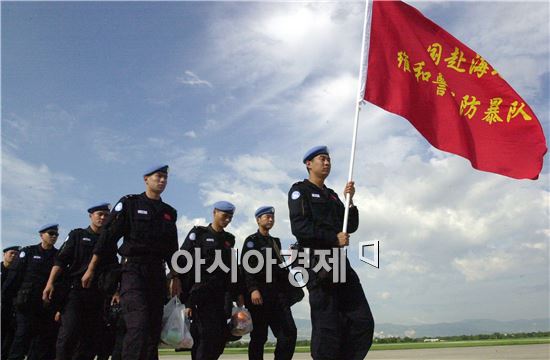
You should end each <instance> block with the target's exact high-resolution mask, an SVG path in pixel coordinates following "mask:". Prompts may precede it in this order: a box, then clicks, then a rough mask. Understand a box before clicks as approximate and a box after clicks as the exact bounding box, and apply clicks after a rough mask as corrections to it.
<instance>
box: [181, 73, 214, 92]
mask: <svg viewBox="0 0 550 360" xmlns="http://www.w3.org/2000/svg"><path fill="white" fill-rule="evenodd" d="M178 82H179V83H181V84H184V85H191V86H207V87H209V88H211V87H212V84H211V83H210V82H209V81H206V80H203V79H200V78H199V77H198V76H197V75H196V74H195V73H194V72H192V71H189V70H185V75H184V76H180V77H178Z"/></svg>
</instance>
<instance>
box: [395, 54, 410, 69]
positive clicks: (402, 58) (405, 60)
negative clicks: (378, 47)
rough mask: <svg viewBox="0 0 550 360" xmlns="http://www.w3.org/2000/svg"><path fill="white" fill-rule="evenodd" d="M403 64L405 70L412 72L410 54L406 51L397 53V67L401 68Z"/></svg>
mask: <svg viewBox="0 0 550 360" xmlns="http://www.w3.org/2000/svg"><path fill="white" fill-rule="evenodd" d="M401 65H403V71H405V72H407V71H408V72H411V68H410V66H409V55H407V53H406V52H404V51H400V52H398V53H397V67H398V68H401Z"/></svg>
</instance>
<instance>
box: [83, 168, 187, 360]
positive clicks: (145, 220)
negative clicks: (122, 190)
mask: <svg viewBox="0 0 550 360" xmlns="http://www.w3.org/2000/svg"><path fill="white" fill-rule="evenodd" d="M143 181H144V182H145V192H143V193H141V194H136V195H127V196H124V197H123V198H121V199H120V200H119V201H118V202H117V203H116V205H115V206H114V208H113V210H112V211H111V214H110V215H109V217H108V218H107V221H106V223H105V224H104V225H103V229H102V231H101V235H100V237H99V240H98V241H97V243H96V244H95V246H94V250H93V253H94V255H93V257H92V260H91V261H90V264H89V265H88V269H87V270H86V273H84V276H83V277H82V287H83V288H89V287H90V286H91V285H92V280H93V278H94V275H95V272H96V270H97V266H98V263H99V261H104V260H106V259H110V258H111V257H112V256H113V254H115V253H116V251H117V247H116V246H117V242H118V240H119V239H120V238H122V237H124V240H123V242H122V245H121V246H120V248H119V249H118V252H119V253H120V255H121V256H122V275H121V279H120V304H121V306H122V314H123V318H124V321H125V323H126V334H125V336H124V342H123V345H122V359H124V360H151V359H158V344H159V341H160V332H161V324H162V312H163V306H164V303H165V301H166V299H167V296H166V295H167V292H166V271H165V269H166V265H168V267H169V269H170V272H171V273H172V274H175V273H174V271H173V269H172V265H171V258H172V255H173V254H174V252H176V251H177V250H178V232H177V229H176V220H177V212H176V210H175V209H174V208H173V207H171V206H170V205H168V204H167V203H165V202H164V201H162V198H161V196H160V195H161V194H162V192H163V191H164V189H165V188H166V185H167V184H168V165H159V166H154V167H152V168H151V169H149V170H147V171H146V172H145V173H144V174H143ZM170 289H171V293H172V295H177V294H179V292H180V284H179V278H177V277H173V278H172V280H171V282H170Z"/></svg>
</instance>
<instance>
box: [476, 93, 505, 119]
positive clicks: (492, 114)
mask: <svg viewBox="0 0 550 360" xmlns="http://www.w3.org/2000/svg"><path fill="white" fill-rule="evenodd" d="M490 101H491V105H490V106H489V108H488V109H487V111H485V117H484V118H483V119H481V120H484V121H487V122H488V123H489V124H490V125H491V124H493V123H494V122H502V118H501V117H500V116H498V113H499V112H500V104H502V98H492V99H491V100H490Z"/></svg>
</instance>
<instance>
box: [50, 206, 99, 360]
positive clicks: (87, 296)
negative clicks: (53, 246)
mask: <svg viewBox="0 0 550 360" xmlns="http://www.w3.org/2000/svg"><path fill="white" fill-rule="evenodd" d="M88 213H89V217H90V226H88V227H87V228H86V229H74V230H72V231H71V232H70V233H69V236H68V237H67V240H66V241H65V243H64V244H63V246H62V247H61V249H60V250H59V252H58V253H57V256H56V259H55V262H54V264H55V265H54V266H53V268H52V271H51V272H50V278H49V279H48V283H47V284H46V287H45V289H44V291H43V294H42V300H44V301H45V302H50V301H51V300H52V298H53V295H54V284H55V282H56V280H57V279H58V277H59V275H60V274H61V273H65V281H66V282H67V283H68V284H67V286H68V287H69V288H70V289H69V290H68V294H64V296H63V297H64V298H65V299H66V300H65V301H64V306H63V308H62V310H61V328H60V329H59V334H58V336H57V344H56V358H57V360H65V359H72V358H73V356H75V353H76V350H77V345H78V355H77V356H75V357H76V358H77V359H80V360H86V359H90V360H91V359H93V357H94V355H95V348H96V347H97V343H96V342H97V339H98V336H99V334H98V329H99V325H100V324H99V321H100V319H101V317H102V305H103V304H102V295H101V293H100V292H99V290H98V288H97V284H95V283H94V284H92V286H91V287H90V288H88V289H84V288H82V283H81V278H82V275H84V273H85V272H86V269H87V267H88V263H89V262H90V260H91V258H92V251H93V249H94V245H95V244H96V242H97V239H98V238H99V232H100V230H101V227H102V226H103V222H104V221H105V220H106V218H107V216H108V215H109V204H108V203H102V204H98V205H95V206H92V207H91V208H89V209H88ZM60 290H61V289H58V288H57V287H55V292H56V293H57V292H59V291H60ZM65 291H66V290H65Z"/></svg>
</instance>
